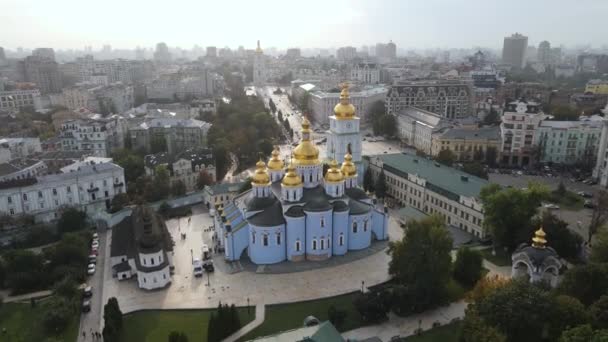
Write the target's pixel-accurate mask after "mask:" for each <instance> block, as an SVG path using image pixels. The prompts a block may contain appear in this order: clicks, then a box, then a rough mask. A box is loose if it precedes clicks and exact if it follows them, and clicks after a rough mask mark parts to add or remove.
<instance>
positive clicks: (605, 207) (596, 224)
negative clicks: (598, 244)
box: [587, 190, 608, 244]
mask: <svg viewBox="0 0 608 342" xmlns="http://www.w3.org/2000/svg"><path fill="white" fill-rule="evenodd" d="M595 198H596V199H595V203H594V204H595V207H594V208H593V213H592V214H591V223H589V237H588V239H587V243H589V244H591V239H592V238H593V235H595V233H597V231H598V230H599V229H600V227H601V226H603V225H604V224H606V221H608V192H607V191H606V190H601V191H598V192H597V194H596V196H595Z"/></svg>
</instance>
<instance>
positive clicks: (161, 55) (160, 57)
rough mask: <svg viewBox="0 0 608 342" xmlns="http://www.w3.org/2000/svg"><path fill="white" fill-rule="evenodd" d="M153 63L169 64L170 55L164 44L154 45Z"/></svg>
mask: <svg viewBox="0 0 608 342" xmlns="http://www.w3.org/2000/svg"><path fill="white" fill-rule="evenodd" d="M154 61H155V62H156V63H159V64H169V63H170V62H171V54H170V53H169V48H168V47H167V44H165V43H164V42H161V43H158V44H156V51H155V52H154Z"/></svg>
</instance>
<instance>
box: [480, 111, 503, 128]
mask: <svg viewBox="0 0 608 342" xmlns="http://www.w3.org/2000/svg"><path fill="white" fill-rule="evenodd" d="M497 122H500V116H499V115H498V112H497V111H496V109H494V108H492V109H490V112H489V113H488V114H487V115H486V116H485V118H483V123H484V124H486V125H494V124H496V123H497Z"/></svg>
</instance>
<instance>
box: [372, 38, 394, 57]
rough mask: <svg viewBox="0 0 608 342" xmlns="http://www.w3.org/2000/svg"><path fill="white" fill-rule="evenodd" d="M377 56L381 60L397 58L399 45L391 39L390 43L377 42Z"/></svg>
mask: <svg viewBox="0 0 608 342" xmlns="http://www.w3.org/2000/svg"><path fill="white" fill-rule="evenodd" d="M376 57H378V59H379V60H380V61H391V60H394V59H395V58H397V45H395V43H393V41H392V40H391V41H390V42H388V44H383V43H378V44H376Z"/></svg>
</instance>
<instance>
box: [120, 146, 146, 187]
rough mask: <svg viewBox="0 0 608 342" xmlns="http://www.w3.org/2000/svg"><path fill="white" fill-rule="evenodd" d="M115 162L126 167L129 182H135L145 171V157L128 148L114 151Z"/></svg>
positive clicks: (126, 176) (126, 177)
mask: <svg viewBox="0 0 608 342" xmlns="http://www.w3.org/2000/svg"><path fill="white" fill-rule="evenodd" d="M112 159H113V160H114V163H116V164H118V165H119V166H120V167H122V168H123V169H124V172H125V179H126V180H127V182H134V181H135V180H136V179H137V178H139V177H140V176H142V175H143V174H144V173H145V168H144V158H143V157H142V156H139V155H136V154H134V153H133V152H132V151H130V150H127V149H119V150H116V151H114V152H113V153H112Z"/></svg>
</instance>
